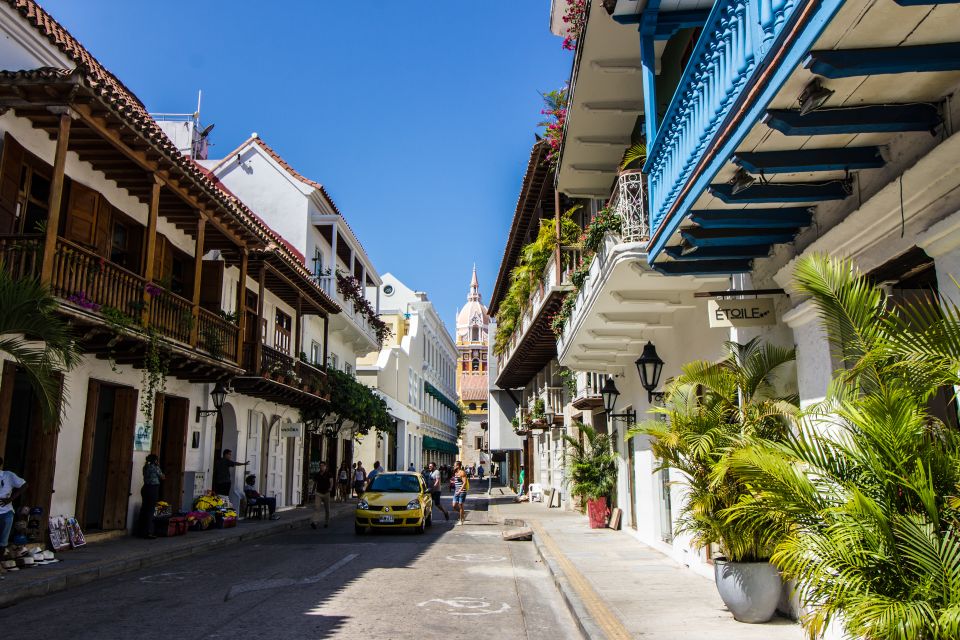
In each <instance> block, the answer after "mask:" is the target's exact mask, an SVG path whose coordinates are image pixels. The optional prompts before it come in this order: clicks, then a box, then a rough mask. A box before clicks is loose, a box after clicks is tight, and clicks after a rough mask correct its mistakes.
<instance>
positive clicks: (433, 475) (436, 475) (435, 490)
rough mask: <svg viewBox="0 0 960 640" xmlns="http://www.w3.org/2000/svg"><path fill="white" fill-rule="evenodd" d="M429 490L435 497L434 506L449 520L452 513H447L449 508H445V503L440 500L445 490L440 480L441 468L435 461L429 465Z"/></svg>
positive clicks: (433, 497)
mask: <svg viewBox="0 0 960 640" xmlns="http://www.w3.org/2000/svg"><path fill="white" fill-rule="evenodd" d="M427 490H428V491H429V492H430V497H431V498H432V499H433V506H435V507H436V508H438V509H440V511H441V512H442V513H443V518H444V520H449V519H450V514H449V513H447V510H446V509H444V508H443V504H442V503H441V502H440V496H441V494H442V491H443V488H442V484H441V480H440V470H439V469H437V465H436V464H435V463H433V462H431V463H430V465H429V466H428V467H427Z"/></svg>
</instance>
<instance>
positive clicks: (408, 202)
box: [43, 0, 573, 331]
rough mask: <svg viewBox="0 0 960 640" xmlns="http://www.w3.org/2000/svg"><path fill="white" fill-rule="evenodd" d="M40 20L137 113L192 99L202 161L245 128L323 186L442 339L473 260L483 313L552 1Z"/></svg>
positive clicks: (527, 138) (187, 7) (129, 9)
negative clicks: (111, 77)
mask: <svg viewBox="0 0 960 640" xmlns="http://www.w3.org/2000/svg"><path fill="white" fill-rule="evenodd" d="M43 5H44V7H45V8H46V9H47V10H48V11H50V12H51V13H52V14H53V16H54V17H55V18H56V19H57V20H58V21H60V22H61V23H62V24H63V25H64V26H65V27H67V29H69V30H70V31H71V32H72V33H73V34H74V35H75V36H76V37H77V38H79V39H80V41H81V42H83V44H84V45H85V46H86V47H87V48H88V49H90V51H91V52H92V53H93V54H94V55H95V56H96V57H97V58H98V59H99V60H100V61H101V62H102V63H103V64H104V65H106V66H107V68H108V69H110V70H111V71H112V72H113V73H114V74H116V75H117V76H118V77H119V78H120V79H121V80H122V81H123V82H124V83H125V84H126V85H127V86H128V87H129V88H130V89H132V90H133V91H134V92H135V93H136V94H137V95H138V96H139V97H140V99H141V100H143V102H144V103H145V104H146V105H147V107H148V108H149V109H150V110H151V111H154V112H180V113H184V112H192V111H193V110H194V108H195V107H196V101H197V90H198V89H202V90H203V105H202V109H201V112H202V113H201V116H202V120H203V122H204V123H205V124H209V123H215V124H216V129H215V131H214V132H213V135H212V140H213V143H214V145H215V146H214V147H212V149H211V152H210V156H211V157H219V156H220V155H222V154H225V153H228V152H229V151H230V150H231V149H232V148H234V147H235V146H236V145H237V144H239V143H240V142H242V141H243V140H244V139H246V138H247V136H249V134H250V133H251V132H253V131H256V132H258V133H259V134H260V135H261V136H262V137H263V138H264V139H265V140H266V141H267V143H268V144H270V145H271V146H273V147H274V148H275V149H276V150H277V151H278V152H279V153H280V154H281V155H282V156H283V157H284V158H285V159H286V160H287V161H288V162H290V163H291V164H292V165H293V166H294V167H296V168H297V169H298V170H299V171H300V172H301V173H303V174H304V175H306V176H308V177H310V178H313V179H315V180H317V181H319V182H322V183H323V184H324V186H326V187H327V189H328V190H329V192H330V194H331V195H332V196H333V198H334V200H335V201H336V202H337V204H338V206H339V207H340V210H341V211H342V212H343V213H344V215H345V216H346V218H347V220H348V221H349V222H350V225H351V226H352V227H353V229H354V231H356V232H357V234H358V235H359V237H360V240H361V242H362V243H363V245H364V247H365V248H366V250H367V252H368V253H369V255H370V257H371V259H372V260H373V262H374V265H375V266H376V268H377V270H378V271H379V272H380V273H386V272H388V271H390V272H392V273H394V274H395V275H397V276H398V277H399V278H400V279H401V280H403V281H404V282H405V283H407V284H408V285H409V286H410V287H412V288H414V289H419V290H425V291H427V292H428V293H429V295H430V298H431V299H432V300H433V301H434V303H435V304H436V305H437V309H438V311H439V312H440V314H441V316H442V317H443V319H444V321H445V322H446V323H447V327H448V329H450V330H451V331H452V329H453V326H452V325H453V316H454V312H455V309H456V307H457V306H459V305H461V304H463V302H465V300H466V294H467V289H468V286H469V282H470V269H471V266H472V265H473V263H474V262H476V264H477V268H478V270H479V275H480V285H481V291H482V293H483V294H484V301H487V300H488V296H489V295H490V292H491V289H492V288H493V281H494V279H495V278H496V272H497V268H498V267H499V264H500V258H501V256H502V253H503V247H504V243H505V241H506V234H507V231H508V229H509V224H510V219H511V216H512V215H513V210H514V207H515V206H516V202H517V195H518V192H519V188H520V181H521V178H522V176H523V171H524V169H525V168H526V161H527V158H528V156H529V151H530V146H531V145H532V144H533V141H534V137H533V134H534V131H535V130H536V123H537V122H538V121H539V119H540V117H541V116H540V113H539V112H540V108H541V104H542V103H541V99H540V95H539V93H538V92H539V91H547V90H549V89H552V88H557V87H560V86H562V85H563V83H564V81H565V80H566V79H567V76H568V75H569V71H570V65H571V57H572V55H573V54H572V53H571V52H569V51H563V50H562V49H561V47H560V43H561V40H560V38H557V37H555V36H553V35H552V34H551V33H550V31H549V7H550V2H549V0H491V1H488V2H481V3H477V2H462V1H460V0H454V1H451V0H446V1H441V2H421V3H410V2H385V1H380V2H360V1H358V0H350V1H347V2H343V1H336V2H335V1H333V0H314V1H306V0H302V1H299V2H287V3H277V4H274V3H272V2H252V1H236V2H196V1H189V2H188V1H179V0H177V1H174V0H167V1H166V2H162V3H157V2H154V3H149V4H148V3H143V2H121V1H119V0H114V1H107V0H84V1H83V2H77V1H76V0H45V1H43ZM273 7H282V10H279V9H273ZM107 16H108V17H107Z"/></svg>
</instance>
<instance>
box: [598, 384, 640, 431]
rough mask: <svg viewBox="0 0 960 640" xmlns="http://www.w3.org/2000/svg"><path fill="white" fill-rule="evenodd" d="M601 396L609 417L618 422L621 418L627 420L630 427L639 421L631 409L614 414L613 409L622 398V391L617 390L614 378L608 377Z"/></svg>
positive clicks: (601, 390)
mask: <svg viewBox="0 0 960 640" xmlns="http://www.w3.org/2000/svg"><path fill="white" fill-rule="evenodd" d="M600 395H601V396H603V408H604V410H606V412H607V415H608V416H610V417H611V418H613V419H614V420H616V419H617V418H620V419H622V420H626V422H627V424H628V425H631V424H634V423H635V422H636V421H637V412H636V411H634V410H633V409H631V410H630V411H626V412H624V413H614V412H613V409H614V407H616V406H617V398H619V397H620V390H619V389H617V384H616V383H615V382H614V381H613V376H607V380H606V382H604V383H603V388H602V389H600Z"/></svg>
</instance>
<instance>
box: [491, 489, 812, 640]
mask: <svg viewBox="0 0 960 640" xmlns="http://www.w3.org/2000/svg"><path fill="white" fill-rule="evenodd" d="M502 491H503V493H504V495H503V498H505V497H506V494H507V493H511V492H510V491H509V489H504V490H502ZM491 497H492V498H493V501H492V502H491V506H490V510H491V511H492V512H493V515H494V516H495V517H499V518H517V519H522V520H525V521H526V522H527V524H529V525H531V526H532V527H533V530H534V542H535V544H536V545H537V549H538V551H539V552H540V555H541V557H543V559H544V562H545V563H546V564H547V565H548V567H549V568H550V570H551V572H552V573H553V575H554V580H555V582H556V583H557V586H558V587H559V588H560V591H561V592H562V594H563V597H564V599H565V600H566V602H567V605H568V607H569V608H570V612H571V614H572V615H573V617H574V619H575V620H577V623H578V624H579V625H580V630H581V631H582V632H583V634H584V635H585V636H586V637H588V638H610V639H614V638H615V639H617V640H620V639H621V638H623V639H625V638H644V639H648V638H649V639H652V640H678V639H680V638H683V639H684V640H700V639H704V640H706V639H709V640H741V639H742V640H749V639H752V638H756V639H758V640H759V639H763V640H800V639H801V638H802V637H803V634H802V631H801V628H800V625H798V624H796V623H795V622H793V621H792V620H787V619H784V618H779V617H775V618H774V619H773V620H771V621H770V622H768V623H766V624H744V623H740V622H737V621H735V620H734V619H733V616H732V615H730V613H729V612H728V611H727V609H726V607H724V605H723V602H722V601H721V600H720V596H719V595H718V594H717V589H716V586H715V585H714V583H713V581H712V580H708V579H706V578H703V577H701V576H700V575H697V574H696V573H694V572H692V571H690V570H689V569H687V568H685V567H683V566H681V565H679V564H677V563H676V562H674V561H673V560H671V559H669V558H667V557H666V556H664V555H663V554H661V553H659V552H657V551H655V550H653V549H652V548H650V547H648V546H646V545H645V544H643V543H642V542H640V541H638V540H637V539H635V538H633V537H632V536H630V534H628V533H626V532H624V531H613V530H611V529H590V526H589V524H588V522H587V518H586V517H585V516H582V515H580V514H578V513H575V512H571V511H562V510H560V509H547V508H546V507H545V506H544V505H543V504H540V503H533V504H530V503H507V504H504V503H503V502H502V498H501V490H500V489H494V491H493V493H492V496H491ZM498 503H499V504H498Z"/></svg>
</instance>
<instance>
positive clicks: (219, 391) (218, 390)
mask: <svg viewBox="0 0 960 640" xmlns="http://www.w3.org/2000/svg"><path fill="white" fill-rule="evenodd" d="M210 397H211V398H213V409H201V408H200V407H197V419H196V422H200V418H206V417H207V416H216V415H220V411H221V410H222V409H223V402H224V400H226V399H227V388H226V387H225V386H223V383H222V382H217V384H215V385H214V386H213V391H211V392H210Z"/></svg>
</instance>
